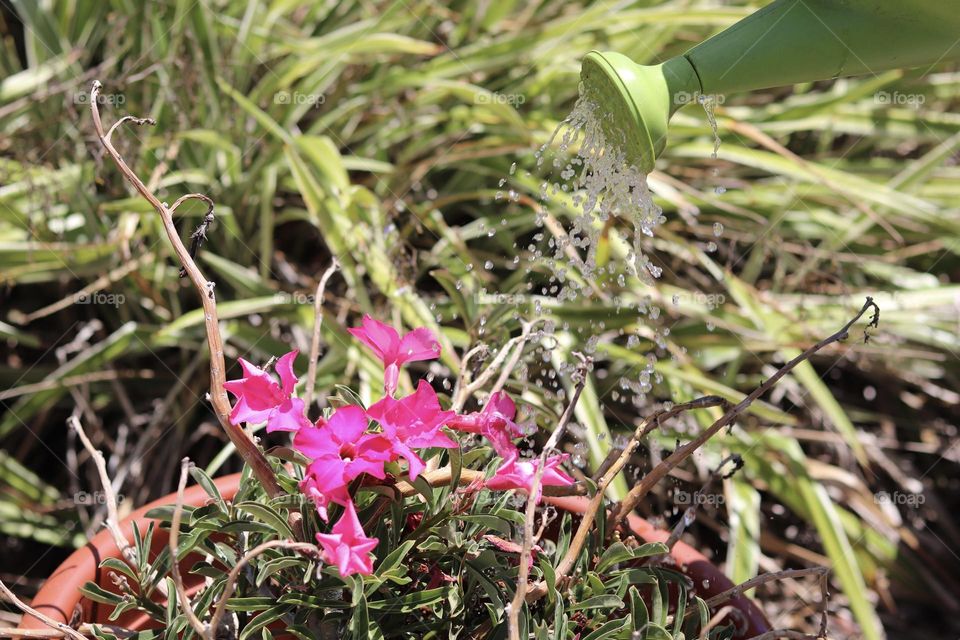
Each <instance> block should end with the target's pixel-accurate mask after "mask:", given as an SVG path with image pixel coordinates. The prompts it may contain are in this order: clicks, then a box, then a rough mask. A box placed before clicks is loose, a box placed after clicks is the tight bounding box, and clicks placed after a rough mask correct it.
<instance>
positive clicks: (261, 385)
mask: <svg viewBox="0 0 960 640" xmlns="http://www.w3.org/2000/svg"><path fill="white" fill-rule="evenodd" d="M296 357H297V351H296V350H294V351H291V352H290V353H288V354H286V355H283V356H281V357H280V359H279V360H277V364H276V367H275V369H276V371H277V374H278V375H279V376H280V384H277V381H276V380H274V379H273V376H271V375H270V374H269V373H267V372H266V371H264V370H263V369H261V368H260V367H257V366H254V365H252V364H250V363H249V362H247V361H246V360H244V359H243V358H240V367H241V368H242V369H243V377H242V378H240V379H239V380H230V381H229V382H227V383H225V384H224V385H223V386H224V388H225V389H226V390H227V391H229V392H230V393H232V394H233V395H234V396H236V398H237V404H236V405H235V406H234V407H233V411H231V412H230V422H231V423H232V424H240V423H241V422H252V423H257V422H266V423H267V432H268V433H270V432H273V431H297V430H299V429H300V428H301V427H304V426H309V425H310V422H309V421H308V420H307V419H306V417H305V416H304V406H303V400H301V399H300V398H294V397H293V387H294V385H296V384H297V376H296V375H294V373H293V361H294V360H295V359H296Z"/></svg>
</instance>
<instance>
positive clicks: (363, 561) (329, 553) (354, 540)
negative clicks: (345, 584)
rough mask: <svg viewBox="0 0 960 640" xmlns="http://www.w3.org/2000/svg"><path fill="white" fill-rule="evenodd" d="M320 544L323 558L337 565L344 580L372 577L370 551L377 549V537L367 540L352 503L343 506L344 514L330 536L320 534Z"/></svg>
mask: <svg viewBox="0 0 960 640" xmlns="http://www.w3.org/2000/svg"><path fill="white" fill-rule="evenodd" d="M317 542H319V543H320V546H321V547H323V559H324V560H325V561H326V562H328V563H329V564H332V565H336V567H337V570H338V571H339V572H340V575H341V576H342V577H347V576H350V575H353V574H355V573H359V574H362V575H370V574H371V573H372V572H373V559H372V558H371V557H370V552H371V551H373V549H374V548H375V547H376V546H377V544H378V543H379V540H377V538H368V537H367V535H366V534H365V533H364V531H363V527H362V526H361V524H360V519H359V518H358V517H357V510H356V508H355V507H354V506H353V502H352V501H351V502H347V504H346V505H344V511H343V515H342V516H340V520H338V521H337V523H336V524H335V525H333V530H332V531H331V533H318V534H317Z"/></svg>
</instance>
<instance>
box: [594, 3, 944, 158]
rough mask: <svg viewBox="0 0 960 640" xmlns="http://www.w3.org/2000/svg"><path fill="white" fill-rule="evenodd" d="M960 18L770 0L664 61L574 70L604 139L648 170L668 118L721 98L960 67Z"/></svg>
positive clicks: (934, 8)
mask: <svg viewBox="0 0 960 640" xmlns="http://www.w3.org/2000/svg"><path fill="white" fill-rule="evenodd" d="M958 34H960V11H958V10H957V7H956V5H955V4H954V3H952V2H946V1H944V0H910V1H903V0H843V1H842V2H841V1H839V0H775V1H774V2H772V3H770V4H769V5H767V6H765V7H764V8H762V9H760V10H759V11H757V12H756V13H753V14H751V15H750V16H748V17H746V18H744V19H743V20H741V21H740V22H738V23H736V24H735V25H733V26H732V27H730V28H729V29H726V30H725V31H723V32H721V33H719V34H717V35H716V36H714V37H713V38H710V39H709V40H707V41H706V42H703V43H702V44H700V45H698V46H696V47H695V48H693V49H691V50H690V51H688V52H687V53H685V54H683V55H682V56H678V57H676V58H673V59H671V60H668V61H667V62H664V63H663V64H659V65H652V66H642V65H638V64H636V63H635V62H633V61H632V60H630V59H629V58H628V57H626V56H624V55H622V54H619V53H613V52H603V53H600V52H597V51H592V52H590V53H589V54H587V56H586V57H585V58H584V59H583V66H582V68H581V71H580V79H581V82H582V89H581V95H582V96H583V97H585V98H588V99H589V100H590V101H592V102H594V103H595V105H596V107H597V109H598V112H597V113H596V114H595V115H596V117H597V119H598V120H599V122H600V124H601V127H602V129H603V133H604V137H605V138H606V139H607V141H608V142H609V143H611V144H615V145H619V146H620V148H621V149H622V150H623V152H624V154H625V157H626V161H627V162H628V163H630V164H633V165H635V166H636V167H637V168H639V169H641V170H642V171H644V172H649V171H651V170H652V169H653V166H654V161H655V160H656V157H657V155H659V153H660V152H661V151H662V150H663V148H664V146H665V144H666V135H667V126H668V123H669V121H670V116H671V115H673V112H674V111H676V110H677V109H678V108H680V107H681V106H683V105H684V104H687V103H689V102H693V101H695V100H696V97H697V96H698V95H699V94H726V93H730V92H737V91H750V90H754V89H764V88H768V87H776V86H783V85H788V84H795V83H799V82H810V81H814V80H822V79H827V78H835V77H839V76H850V75H862V74H874V75H875V74H877V73H879V72H881V71H886V70H889V69H896V68H905V67H917V66H924V65H928V66H932V65H935V64H937V63H939V62H944V61H956V60H960V45H957V35H958Z"/></svg>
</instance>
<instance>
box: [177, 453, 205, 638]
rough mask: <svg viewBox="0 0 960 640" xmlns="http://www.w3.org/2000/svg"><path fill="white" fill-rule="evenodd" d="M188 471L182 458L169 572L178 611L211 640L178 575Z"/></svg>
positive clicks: (185, 460)
mask: <svg viewBox="0 0 960 640" xmlns="http://www.w3.org/2000/svg"><path fill="white" fill-rule="evenodd" d="M189 471H190V458H184V459H183V460H182V461H181V463H180V482H179V484H178V485H177V504H176V506H175V507H174V509H173V521H172V522H171V523H170V538H169V539H168V544H169V547H170V571H171V573H172V574H173V585H174V587H176V590H177V599H178V600H179V601H180V610H181V611H183V613H184V615H186V616H187V620H189V621H190V626H191V627H193V630H194V631H196V632H197V635H198V636H200V637H201V638H207V639H208V640H213V633H212V632H211V631H210V627H208V626H206V625H205V624H203V622H201V620H200V618H198V617H197V614H196V613H194V612H193V605H192V604H190V597H189V596H188V595H187V588H186V587H185V586H184V584H183V576H182V575H180V562H179V558H177V552H178V550H179V546H178V544H177V542H178V541H179V538H180V518H181V516H182V515H183V489H184V487H186V485H187V473H189Z"/></svg>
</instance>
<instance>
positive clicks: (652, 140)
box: [580, 51, 700, 173]
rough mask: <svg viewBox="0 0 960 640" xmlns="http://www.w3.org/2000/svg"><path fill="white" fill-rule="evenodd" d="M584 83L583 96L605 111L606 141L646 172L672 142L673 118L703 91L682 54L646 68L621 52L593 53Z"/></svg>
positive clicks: (583, 69) (583, 72)
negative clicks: (669, 128)
mask: <svg viewBox="0 0 960 640" xmlns="http://www.w3.org/2000/svg"><path fill="white" fill-rule="evenodd" d="M580 81H581V83H582V85H583V86H582V88H581V91H582V94H583V95H584V96H588V97H589V99H590V100H592V101H593V102H594V104H595V105H596V107H598V108H599V110H600V113H599V114H598V115H599V118H598V119H599V121H600V126H601V128H602V130H603V135H604V138H605V139H606V140H607V142H609V143H611V144H614V145H617V146H618V147H619V148H620V149H621V150H622V151H623V153H624V155H625V159H626V162H627V164H632V165H634V166H635V167H637V168H638V169H640V170H641V171H643V172H644V173H649V172H650V171H651V170H652V169H653V165H654V162H655V161H656V159H657V156H658V155H660V152H661V151H663V147H664V146H665V145H666V143H667V125H668V123H669V122H670V116H672V115H673V112H674V111H676V109H677V108H678V107H679V106H680V105H681V104H683V103H684V102H685V101H686V99H687V98H689V97H692V96H695V95H697V94H699V93H700V82H699V80H698V79H697V74H696V72H695V71H694V69H693V67H692V66H691V65H690V63H689V62H688V61H687V59H686V58H684V57H683V56H681V57H679V58H674V59H672V60H669V61H667V62H665V63H663V64H658V65H655V66H642V65H639V64H637V63H635V62H633V61H632V60H631V59H630V58H628V57H627V56H625V55H622V54H619V53H615V52H612V51H607V52H603V53H601V52H599V51H591V52H590V53H588V54H587V56H586V57H585V58H584V59H583V66H582V67H581V69H580Z"/></svg>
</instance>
